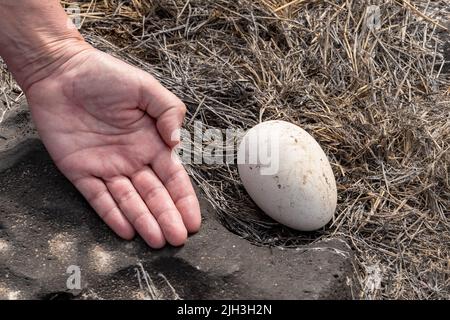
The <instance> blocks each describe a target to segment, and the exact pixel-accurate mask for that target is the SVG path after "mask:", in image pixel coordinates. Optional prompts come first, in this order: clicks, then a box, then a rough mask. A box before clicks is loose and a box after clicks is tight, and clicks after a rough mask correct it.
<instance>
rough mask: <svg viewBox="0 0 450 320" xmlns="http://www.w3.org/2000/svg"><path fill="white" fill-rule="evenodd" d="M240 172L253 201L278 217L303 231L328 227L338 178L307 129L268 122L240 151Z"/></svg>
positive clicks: (249, 135)
mask: <svg viewBox="0 0 450 320" xmlns="http://www.w3.org/2000/svg"><path fill="white" fill-rule="evenodd" d="M238 170H239V175H240V177H241V180H242V183H243V185H244V187H245V189H246V190H247V192H248V194H249V195H250V197H251V198H252V199H253V201H254V202H255V203H256V204H257V205H258V206H259V207H260V208H261V209H262V210H263V211H264V212H265V213H266V214H267V215H269V216H270V217H272V218H273V219H274V220H276V221H278V222H280V223H282V224H284V225H286V226H288V227H291V228H293V229H297V230H301V231H313V230H317V229H319V228H322V227H323V226H325V225H326V224H327V223H328V222H329V221H330V220H331V218H332V217H333V214H334V211H335V209H336V202H337V191H336V181H335V179H334V175H333V171H332V169H331V166H330V163H329V162H328V159H327V156H326V155H325V153H324V152H323V150H322V148H321V147H320V145H319V144H318V143H317V142H316V140H314V138H313V137H312V136H310V135H309V134H308V133H307V132H306V131H305V130H303V129H302V128H300V127H298V126H296V125H294V124H292V123H289V122H286V121H267V122H263V123H260V124H258V125H256V126H255V127H253V128H252V129H250V130H249V131H248V132H247V133H246V134H245V135H244V137H243V138H242V141H241V143H240V145H239V149H238Z"/></svg>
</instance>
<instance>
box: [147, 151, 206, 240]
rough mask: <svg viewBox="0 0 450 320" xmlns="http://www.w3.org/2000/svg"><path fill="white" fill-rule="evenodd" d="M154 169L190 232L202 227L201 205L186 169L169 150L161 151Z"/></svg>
mask: <svg viewBox="0 0 450 320" xmlns="http://www.w3.org/2000/svg"><path fill="white" fill-rule="evenodd" d="M151 165H152V169H153V171H154V172H155V173H156V174H157V175H158V177H159V179H160V180H161V182H162V183H163V184H164V186H165V188H166V189H167V191H168V193H169V195H170V197H171V198H172V201H173V203H175V206H176V208H177V209H178V211H179V212H180V214H181V217H182V219H183V222H184V225H185V226H186V229H187V230H188V232H190V233H195V232H197V231H198V230H199V229H200V224H201V214H200V206H199V203H198V199H197V196H196V194H195V191H194V188H193V187H192V184H191V181H190V179H189V176H188V174H187V173H186V170H185V169H184V168H183V166H182V164H181V163H180V162H179V161H177V160H175V158H174V156H173V155H172V154H171V152H170V151H169V150H167V151H163V152H161V153H159V155H158V156H157V157H156V158H155V159H154V161H153V162H152V164H151Z"/></svg>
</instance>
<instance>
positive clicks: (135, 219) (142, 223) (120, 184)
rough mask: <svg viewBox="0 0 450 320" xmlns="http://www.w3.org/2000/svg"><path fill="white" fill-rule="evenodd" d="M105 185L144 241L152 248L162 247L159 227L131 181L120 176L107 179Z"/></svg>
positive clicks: (162, 238)
mask: <svg viewBox="0 0 450 320" xmlns="http://www.w3.org/2000/svg"><path fill="white" fill-rule="evenodd" d="M106 186H107V187H108V190H109V191H110V193H111V195H112V196H113V198H114V200H115V201H116V203H117V204H118V206H119V208H120V209H121V210H122V212H123V213H124V215H125V216H126V217H127V219H128V220H129V221H130V222H131V224H132V225H133V226H134V228H135V229H136V231H137V232H138V233H139V234H140V235H141V237H142V238H143V239H144V241H145V242H147V244H148V245H149V246H150V247H152V248H162V247H163V246H164V245H165V238H164V235H163V233H162V231H161V228H160V227H159V225H158V222H157V221H156V220H155V218H154V217H153V215H152V214H151V212H150V211H149V209H148V208H147V206H146V205H145V203H144V201H143V200H142V198H141V197H140V196H139V194H138V193H137V192H136V189H135V188H134V187H133V184H132V183H131V181H130V180H129V179H128V178H127V177H123V176H120V177H115V178H112V179H110V180H109V181H107V182H106ZM168 240H169V239H168Z"/></svg>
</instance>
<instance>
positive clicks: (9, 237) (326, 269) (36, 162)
mask: <svg viewBox="0 0 450 320" xmlns="http://www.w3.org/2000/svg"><path fill="white" fill-rule="evenodd" d="M17 117H19V118H20V119H22V120H20V119H19V118H17ZM27 121H29V116H27V112H26V111H23V110H22V111H19V112H16V114H15V115H14V116H13V117H12V118H10V119H8V120H7V122H5V123H3V124H2V127H1V129H0V135H3V136H7V138H8V143H4V144H3V146H0V148H2V149H3V151H1V150H2V149H0V226H1V227H0V298H3V299H5V298H6V299H7V298H12V299H17V298H19V299H27V298H31V299H141V298H164V299H175V298H182V299H238V298H240V299H348V298H351V297H352V292H351V291H352V290H351V289H352V288H351V280H352V278H353V276H352V273H353V269H352V264H351V250H350V249H349V247H348V246H347V245H346V243H345V242H344V241H341V240H338V239H336V240H330V241H327V242H325V241H321V242H317V243H315V244H311V245H308V246H304V247H301V248H298V249H280V248H268V247H257V246H254V245H251V244H250V243H249V242H247V241H246V240H244V239H241V238H240V237H238V236H236V235H234V234H233V233H231V232H229V231H228V230H226V229H225V228H224V227H223V226H222V225H221V224H220V223H219V222H218V220H217V219H216V217H215V214H214V212H213V211H212V209H211V207H210V206H209V204H208V203H207V202H206V201H205V200H201V207H202V213H203V219H204V221H203V226H202V230H201V232H199V233H198V234H196V235H194V236H192V237H190V238H189V240H188V242H187V244H186V245H185V246H184V247H182V248H172V247H166V248H164V249H162V250H158V251H155V250H151V249H149V248H148V247H147V246H146V245H145V243H144V242H143V241H142V240H141V239H140V238H136V239H135V240H133V241H124V240H121V239H119V238H118V237H117V236H115V235H114V234H113V233H112V231H110V230H109V229H108V227H107V226H106V225H105V224H104V223H103V222H102V221H101V220H100V219H99V218H98V217H97V215H96V214H95V212H94V211H93V210H92V209H91V208H90V207H89V205H88V204H87V203H86V202H85V200H84V199H83V198H82V197H81V196H80V195H79V193H78V192H77V190H76V189H75V188H74V187H73V186H72V185H71V184H70V183H69V182H68V181H67V180H66V179H65V178H64V177H63V176H62V175H61V174H60V173H59V172H58V170H57V169H56V168H55V166H54V165H53V163H52V161H51V159H50V157H49V155H48V154H47V152H46V150H45V148H44V146H43V145H42V144H41V142H40V141H39V140H38V139H37V138H36V136H35V133H34V131H33V130H32V126H30V125H29V124H27ZM6 124H9V125H6ZM11 125H12V126H15V127H16V128H19V129H18V130H19V131H20V130H22V133H19V134H17V130H16V133H13V132H14V130H12V129H11ZM8 126H9V128H7V127H8ZM26 132H28V133H26ZM200 198H201V196H200ZM72 265H74V266H78V267H80V270H81V288H80V289H76V288H75V289H73V290H71V289H69V288H68V287H67V281H68V278H69V276H70V275H71V274H70V273H67V271H68V267H69V266H72ZM146 281H147V282H146Z"/></svg>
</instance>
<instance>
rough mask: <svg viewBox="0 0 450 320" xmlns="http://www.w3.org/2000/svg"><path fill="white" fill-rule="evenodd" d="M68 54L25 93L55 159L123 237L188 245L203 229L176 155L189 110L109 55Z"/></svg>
mask: <svg viewBox="0 0 450 320" xmlns="http://www.w3.org/2000/svg"><path fill="white" fill-rule="evenodd" d="M61 50H62V49H60V50H59V51H58V57H59V58H58V59H57V60H56V61H55V62H52V64H51V66H49V67H50V68H49V70H51V72H49V74H46V75H45V77H43V76H42V75H43V74H45V72H42V70H40V71H39V76H40V77H39V78H38V80H36V81H34V82H33V83H30V84H29V85H28V87H27V88H25V93H26V96H27V99H28V102H29V105H30V109H31V113H32V117H33V120H34V123H35V125H36V128H37V130H38V132H39V135H40V137H41V139H42V141H43V143H44V144H45V146H46V148H47V150H48V151H49V153H50V155H51V157H52V158H53V160H54V161H55V163H56V165H57V166H58V168H59V169H60V170H61V172H62V173H63V174H64V175H65V176H66V177H67V178H68V179H69V180H70V181H71V182H72V183H73V184H74V185H75V187H76V188H77V189H78V190H79V191H80V192H81V193H82V194H83V196H84V197H85V198H86V199H87V200H88V201H89V203H90V204H91V206H92V207H93V208H94V209H95V211H96V212H97V213H98V214H99V216H100V217H101V218H102V219H103V220H104V221H105V222H106V224H108V225H109V226H110V227H111V229H113V230H114V231H115V232H116V233H117V234H118V235H119V236H120V237H122V238H125V239H131V238H133V236H134V235H135V231H137V232H138V233H139V234H140V235H141V236H142V238H143V239H144V240H145V241H146V242H147V243H148V245H149V246H151V247H153V248H161V247H163V246H164V245H165V243H166V241H167V242H169V243H170V244H172V245H174V246H179V245H182V244H183V243H184V242H185V241H186V238H187V234H188V232H189V233H193V232H196V231H198V229H199V227H200V223H201V217H200V208H199V204H198V200H197V198H196V195H195V192H194V190H193V187H192V185H191V182H190V180H189V177H188V175H187V173H186V171H185V170H184V168H183V166H182V165H181V164H180V163H179V162H178V161H176V160H175V159H174V157H173V156H172V153H171V147H173V146H174V145H175V144H176V143H177V139H179V138H177V137H175V139H174V141H172V139H173V138H174V137H173V136H174V132H176V130H177V129H179V128H180V126H181V124H182V121H183V118H184V114H185V106H184V104H183V103H182V102H181V101H180V100H179V99H178V98H177V97H176V96H175V95H173V94H172V93H171V92H170V91H168V90H167V89H165V88H164V87H163V86H162V85H161V84H160V83H159V82H158V81H157V80H156V79H154V78H153V77H152V76H151V75H150V74H148V73H146V72H144V71H142V70H140V69H138V68H135V67H133V66H130V65H128V64H127V63H125V62H123V61H120V60H118V59H116V58H114V57H112V56H110V55H108V54H106V53H103V52H101V51H98V50H96V49H94V48H92V47H90V46H85V47H84V48H83V49H82V50H80V51H79V52H76V51H74V50H73V47H72V49H71V50H70V56H69V57H64V58H63V59H62V58H61V57H62V56H64V54H61ZM68 52H69V50H68ZM74 52H76V53H74ZM59 61H61V62H62V63H61V64H58V63H59Z"/></svg>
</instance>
